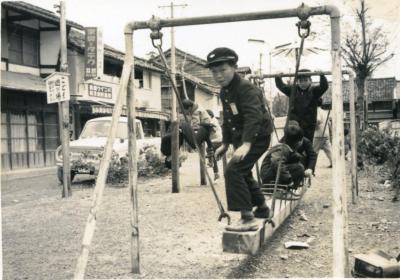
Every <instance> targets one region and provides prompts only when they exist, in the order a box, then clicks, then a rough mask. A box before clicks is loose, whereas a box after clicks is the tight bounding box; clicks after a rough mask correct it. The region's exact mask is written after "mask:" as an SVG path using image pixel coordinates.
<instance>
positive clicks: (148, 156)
mask: <svg viewBox="0 0 400 280" xmlns="http://www.w3.org/2000/svg"><path fill="white" fill-rule="evenodd" d="M186 158H187V156H186V155H185V154H181V155H180V157H179V160H180V162H181V163H182V162H183V161H185V160H186ZM137 172H138V176H139V177H156V176H163V175H165V174H167V173H168V172H169V169H168V168H166V167H165V163H164V157H163V156H161V154H160V153H159V151H158V148H157V147H156V146H154V145H148V146H145V147H143V149H141V150H140V151H139V155H138V162H137ZM128 173H129V164H128V157H127V155H126V157H123V158H121V159H119V157H118V156H115V157H112V159H111V162H110V168H109V170H108V177H107V183H110V184H121V183H127V182H128Z"/></svg>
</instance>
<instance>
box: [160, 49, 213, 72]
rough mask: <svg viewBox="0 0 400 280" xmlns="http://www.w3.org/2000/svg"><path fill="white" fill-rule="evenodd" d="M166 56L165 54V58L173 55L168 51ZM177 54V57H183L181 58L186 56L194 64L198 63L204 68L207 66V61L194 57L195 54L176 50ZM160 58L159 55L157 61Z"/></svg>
mask: <svg viewBox="0 0 400 280" xmlns="http://www.w3.org/2000/svg"><path fill="white" fill-rule="evenodd" d="M164 54H165V56H168V55H170V54H171V49H168V50H166V51H165V52H164ZM175 54H176V55H181V56H186V59H189V60H191V61H193V62H196V63H197V64H200V65H202V66H204V67H205V66H206V63H207V61H206V60H204V59H202V58H200V57H198V56H195V55H193V54H190V53H188V52H185V51H183V50H181V49H178V48H175ZM158 57H159V55H158V56H156V59H157V58H158Z"/></svg>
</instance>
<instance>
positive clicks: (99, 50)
mask: <svg viewBox="0 0 400 280" xmlns="http://www.w3.org/2000/svg"><path fill="white" fill-rule="evenodd" d="M103 49H104V47H103V35H102V32H101V30H100V29H99V28H97V27H86V28H85V80H89V79H93V78H97V77H100V76H101V75H103V65H104V58H103V56H104V51H103Z"/></svg>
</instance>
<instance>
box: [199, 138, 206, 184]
mask: <svg viewBox="0 0 400 280" xmlns="http://www.w3.org/2000/svg"><path fill="white" fill-rule="evenodd" d="M200 153H201V156H202V157H203V158H205V154H206V152H205V147H204V143H201V144H200ZM199 163H200V185H201V186H205V185H207V180H206V166H205V164H202V163H201V159H200V158H199Z"/></svg>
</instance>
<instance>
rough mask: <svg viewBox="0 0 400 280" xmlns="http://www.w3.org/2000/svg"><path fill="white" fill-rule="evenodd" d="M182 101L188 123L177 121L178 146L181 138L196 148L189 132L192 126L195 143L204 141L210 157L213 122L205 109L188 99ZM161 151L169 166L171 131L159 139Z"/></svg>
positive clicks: (181, 141)
mask: <svg viewBox="0 0 400 280" xmlns="http://www.w3.org/2000/svg"><path fill="white" fill-rule="evenodd" d="M182 103H183V109H184V110H185V112H186V113H187V115H188V119H189V122H190V124H187V123H186V122H185V121H181V122H180V123H179V147H180V146H182V143H183V140H185V141H186V142H187V143H188V144H189V145H190V147H192V148H193V149H195V148H196V145H195V142H194V141H195V139H194V138H193V134H192V132H191V127H192V128H193V132H194V137H195V138H196V141H197V143H198V144H199V145H201V144H202V143H203V142H206V143H207V147H208V149H207V153H209V154H210V157H212V156H213V148H212V143H211V140H210V133H211V130H212V127H213V124H212V123H211V117H210V116H209V114H208V113H207V111H206V110H204V109H203V108H202V107H200V106H199V105H198V104H196V103H194V102H193V101H191V100H189V99H185V100H183V101H182ZM161 152H162V153H163V154H164V155H165V156H166V158H165V165H166V166H167V167H168V168H171V133H168V134H167V135H165V136H164V137H163V138H162V139H161Z"/></svg>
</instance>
